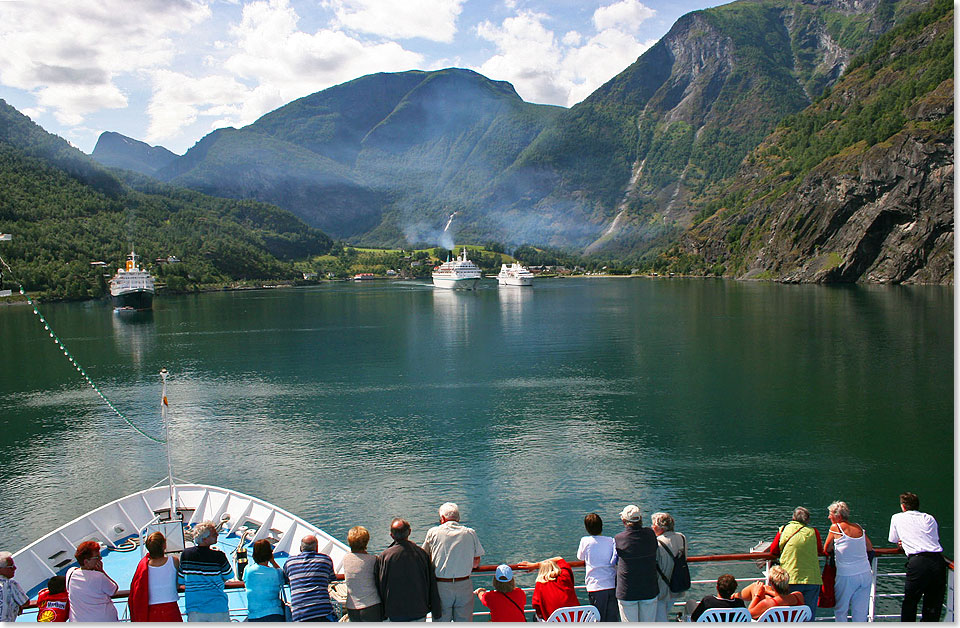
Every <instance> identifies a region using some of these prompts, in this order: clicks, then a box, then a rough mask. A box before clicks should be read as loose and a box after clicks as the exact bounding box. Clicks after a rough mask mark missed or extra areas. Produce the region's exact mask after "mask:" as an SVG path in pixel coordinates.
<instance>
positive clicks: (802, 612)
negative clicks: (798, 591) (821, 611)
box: [757, 606, 812, 623]
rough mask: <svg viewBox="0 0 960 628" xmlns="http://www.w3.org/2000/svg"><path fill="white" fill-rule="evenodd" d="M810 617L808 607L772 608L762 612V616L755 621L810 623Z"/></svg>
mask: <svg viewBox="0 0 960 628" xmlns="http://www.w3.org/2000/svg"><path fill="white" fill-rule="evenodd" d="M811 615H812V613H811V612H810V607H809V606H774V607H773V608H768V609H767V610H765V611H763V615H761V616H760V617H757V621H775V622H777V623H783V622H785V621H789V622H795V621H810V617H811Z"/></svg>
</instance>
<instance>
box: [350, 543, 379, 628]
mask: <svg viewBox="0 0 960 628" xmlns="http://www.w3.org/2000/svg"><path fill="white" fill-rule="evenodd" d="M369 542H370V532H369V531H367V529H366V528H364V527H363V526H354V527H352V528H350V530H349V531H348V532H347V544H348V545H349V546H350V553H349V554H347V555H346V556H344V557H343V579H344V581H345V582H346V584H347V603H346V607H347V615H348V616H349V617H350V621H383V619H384V617H383V602H382V601H381V600H380V594H379V593H377V582H376V579H375V577H374V569H375V568H376V565H377V557H376V556H374V555H373V554H368V553H367V543H369Z"/></svg>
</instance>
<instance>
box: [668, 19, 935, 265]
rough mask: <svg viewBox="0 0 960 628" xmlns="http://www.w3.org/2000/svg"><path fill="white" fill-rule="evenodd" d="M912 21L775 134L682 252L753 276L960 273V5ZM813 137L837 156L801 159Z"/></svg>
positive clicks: (750, 160)
mask: <svg viewBox="0 0 960 628" xmlns="http://www.w3.org/2000/svg"><path fill="white" fill-rule="evenodd" d="M941 4H943V3H941ZM914 30H915V31H917V32H913V33H908V34H907V35H904V36H902V37H899V38H897V39H896V40H895V41H893V43H892V44H890V45H889V46H887V47H886V48H884V49H883V50H881V51H879V52H878V54H876V55H875V56H876V58H875V59H874V60H873V61H872V62H868V63H864V64H862V65H861V66H860V67H858V68H857V69H856V70H854V71H853V72H851V73H850V74H849V75H847V76H845V77H844V79H843V80H842V81H841V82H840V83H838V85H837V87H836V89H835V90H834V92H833V93H832V94H831V95H830V96H829V97H828V98H825V99H824V100H822V101H821V102H819V103H817V104H816V105H814V106H813V107H811V108H810V109H809V110H808V111H806V112H804V113H803V114H801V115H800V116H798V117H797V118H796V120H793V121H790V123H789V124H787V125H785V126H783V127H781V128H780V129H778V131H777V133H775V134H773V135H772V136H771V137H770V138H768V140H766V141H765V142H764V144H763V145H761V146H760V147H759V148H758V149H757V150H756V151H755V152H754V153H753V154H752V155H751V156H750V157H749V158H748V159H747V160H746V161H745V163H744V166H743V167H742V168H741V169H740V171H739V173H738V175H737V177H736V178H735V180H734V181H733V183H732V184H731V185H730V186H729V187H728V188H727V189H726V190H725V192H726V193H727V194H728V196H727V197H726V199H725V202H724V203H723V205H725V206H724V207H723V208H722V209H720V211H718V212H717V213H716V214H714V215H712V216H710V217H709V218H708V219H707V220H705V221H703V222H702V223H701V224H699V225H698V226H696V227H695V228H693V229H691V230H690V231H689V232H687V233H686V234H685V235H684V236H683V237H682V238H681V240H680V247H679V252H680V254H681V255H691V256H695V257H697V258H700V259H701V260H702V263H703V267H712V268H718V267H723V268H724V270H725V271H726V274H730V275H733V276H736V277H742V278H748V279H749V278H769V279H775V280H777V281H783V282H864V281H866V282H876V283H953V231H954V227H953V194H954V191H953V171H954V149H953V140H954V138H953V79H952V78H944V77H950V76H952V63H950V57H951V56H952V38H953V28H952V11H950V12H949V15H945V16H944V17H942V18H940V19H938V20H936V21H934V22H932V23H931V24H929V25H927V26H926V27H925V28H923V29H922V30H920V29H914ZM945 55H950V56H946V57H945ZM941 79H942V80H941ZM931 85H932V88H930V87H929V86H931ZM924 86H928V87H926V88H925V87H924ZM927 90H928V91H927ZM914 94H916V95H915V96H914ZM881 104H882V105H884V106H885V107H886V108H885V109H882V110H881V109H880V106H881ZM901 104H902V107H903V108H902V110H900V109H898V107H899V106H901ZM880 111H882V112H883V114H882V115H881V114H879V113H877V112H880ZM871 120H872V122H868V121H871ZM890 124H895V125H896V127H890V126H889V125H890ZM883 128H889V129H890V130H889V131H877V129H883ZM861 137H866V138H867V139H860V138H861ZM809 146H814V147H818V146H819V147H821V148H817V149H816V150H823V151H824V152H826V153H829V155H828V156H827V157H825V158H823V159H822V160H819V161H817V159H816V158H814V159H813V161H816V163H815V164H814V165H812V166H810V167H807V168H803V167H802V166H799V164H800V163H802V161H803V159H804V157H803V155H804V154H805V153H804V151H805V150H806V151H808V153H809V152H810V151H811V150H812V149H810V148H805V147H809ZM823 147H826V148H823ZM816 150H813V152H812V154H814V155H816V154H817V152H816ZM806 159H808V160H809V158H806ZM798 170H799V173H798Z"/></svg>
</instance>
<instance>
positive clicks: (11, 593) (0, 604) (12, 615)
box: [0, 552, 30, 622]
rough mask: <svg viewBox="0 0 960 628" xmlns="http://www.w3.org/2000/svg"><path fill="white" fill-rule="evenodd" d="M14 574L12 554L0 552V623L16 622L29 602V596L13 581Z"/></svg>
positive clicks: (15, 568)
mask: <svg viewBox="0 0 960 628" xmlns="http://www.w3.org/2000/svg"><path fill="white" fill-rule="evenodd" d="M16 572H17V566H16V564H15V563H14V562H13V554H11V553H10V552H0V622H8V621H16V620H17V616H18V615H20V611H21V610H23V607H24V606H26V604H27V602H29V601H30V596H28V595H27V594H26V592H24V590H23V587H21V586H20V584H19V583H18V582H17V581H16V580H14V579H13V576H14V574H15V573H16Z"/></svg>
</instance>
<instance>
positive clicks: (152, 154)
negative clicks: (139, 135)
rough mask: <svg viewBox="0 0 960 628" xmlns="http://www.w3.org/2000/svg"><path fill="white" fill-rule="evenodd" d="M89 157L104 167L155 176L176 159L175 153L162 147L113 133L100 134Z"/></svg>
mask: <svg viewBox="0 0 960 628" xmlns="http://www.w3.org/2000/svg"><path fill="white" fill-rule="evenodd" d="M90 156H91V157H93V159H94V160H95V161H98V162H99V163H101V164H103V165H104V166H108V167H111V168H123V169H125V170H133V171H134V172H139V173H141V174H149V175H153V174H156V173H157V171H159V170H160V169H161V168H163V167H164V166H166V165H167V164H169V163H170V162H172V161H173V160H175V159H176V158H177V155H176V154H175V153H172V152H170V151H169V150H167V149H166V148H164V147H163V146H150V145H149V144H146V143H144V142H141V141H139V140H135V139H133V138H131V137H127V136H125V135H121V134H120V133H114V132H113V131H105V132H103V133H101V134H100V137H99V138H98V139H97V145H96V146H95V147H94V149H93V152H92V153H91V154H90Z"/></svg>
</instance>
